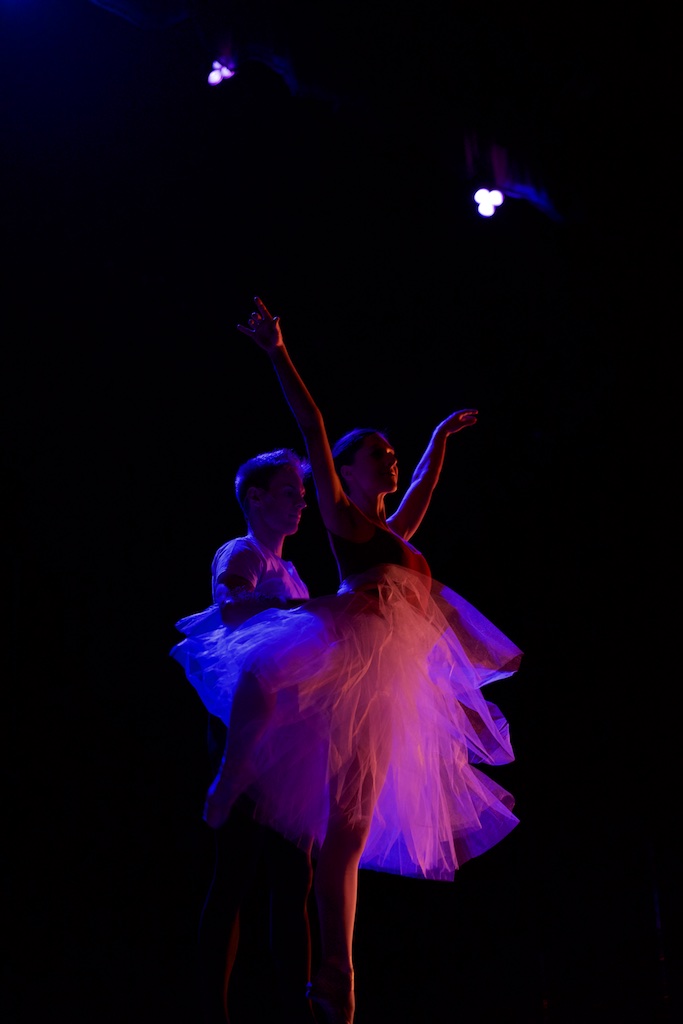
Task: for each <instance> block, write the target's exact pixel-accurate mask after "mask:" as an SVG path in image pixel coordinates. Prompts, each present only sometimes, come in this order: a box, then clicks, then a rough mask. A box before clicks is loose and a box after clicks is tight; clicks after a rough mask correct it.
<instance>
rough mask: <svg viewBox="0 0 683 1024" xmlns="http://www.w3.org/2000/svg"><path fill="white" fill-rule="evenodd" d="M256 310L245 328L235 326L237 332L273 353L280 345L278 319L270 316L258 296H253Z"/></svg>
mask: <svg viewBox="0 0 683 1024" xmlns="http://www.w3.org/2000/svg"><path fill="white" fill-rule="evenodd" d="M254 304H255V306H256V309H255V310H254V312H253V313H252V314H251V316H250V317H249V320H248V321H247V326H246V327H245V326H244V325H243V324H237V330H238V331H241V332H242V334H246V335H247V337H248V338H253V340H254V341H255V342H256V344H257V345H259V347H260V348H262V349H265V351H266V352H273V351H274V350H275V349H276V348H277V347H278V345H281V344H282V331H281V330H280V317H279V316H271V314H270V313H269V312H268V310H267V308H266V305H265V303H264V302H262V301H261V299H259V297H258V295H256V296H254Z"/></svg>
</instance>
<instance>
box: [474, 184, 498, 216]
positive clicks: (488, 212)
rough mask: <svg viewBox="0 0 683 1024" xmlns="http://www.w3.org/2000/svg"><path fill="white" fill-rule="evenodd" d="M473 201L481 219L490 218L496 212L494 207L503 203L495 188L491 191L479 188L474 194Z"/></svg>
mask: <svg viewBox="0 0 683 1024" xmlns="http://www.w3.org/2000/svg"><path fill="white" fill-rule="evenodd" d="M474 201H475V203H476V204H477V211H478V212H479V214H480V215H481V216H482V217H492V216H493V214H494V213H495V212H496V207H497V206H500V205H501V203H502V202H503V193H502V192H499V191H498V189H497V188H494V189H491V191H489V189H487V188H479V189H477V191H476V192H475V193H474Z"/></svg>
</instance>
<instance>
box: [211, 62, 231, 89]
mask: <svg viewBox="0 0 683 1024" xmlns="http://www.w3.org/2000/svg"><path fill="white" fill-rule="evenodd" d="M234 74H235V72H234V71H233V69H232V68H228V67H226V66H225V64H221V62H220V61H219V60H215V61H214V62H213V64H212V65H211V71H210V72H209V78H208V81H209V85H220V84H221V82H222V81H223V79H224V78H233V77H234Z"/></svg>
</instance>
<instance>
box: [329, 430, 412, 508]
mask: <svg viewBox="0 0 683 1024" xmlns="http://www.w3.org/2000/svg"><path fill="white" fill-rule="evenodd" d="M342 472H343V473H344V478H345V480H346V481H347V483H348V486H349V493H350V495H351V497H353V492H354V489H355V488H358V489H359V490H360V491H362V492H363V493H364V494H377V495H379V494H391V493H393V492H394V491H395V490H396V488H397V487H398V464H397V462H396V454H395V452H394V449H393V448H392V446H391V445H390V444H389V442H388V441H387V439H386V437H384V436H383V435H382V434H368V436H367V437H366V438H365V440H364V441H363V444H362V445H361V446H360V448H359V449H358V451H357V452H356V454H355V457H354V460H353V462H352V463H351V465H350V466H344V467H343V469H342Z"/></svg>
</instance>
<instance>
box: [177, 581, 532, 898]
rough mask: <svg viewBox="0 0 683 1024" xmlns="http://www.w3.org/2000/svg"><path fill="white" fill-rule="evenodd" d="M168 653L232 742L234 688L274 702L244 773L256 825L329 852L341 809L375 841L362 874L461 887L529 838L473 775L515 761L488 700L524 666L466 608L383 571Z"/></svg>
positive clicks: (209, 622)
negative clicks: (505, 847) (519, 836)
mask: <svg viewBox="0 0 683 1024" xmlns="http://www.w3.org/2000/svg"><path fill="white" fill-rule="evenodd" d="M178 628H180V629H181V630H182V631H184V632H187V633H188V634H189V635H188V636H186V638H185V639H184V640H182V641H181V642H180V643H178V644H177V645H176V646H175V647H174V648H173V650H172V651H171V654H172V656H173V657H174V658H175V659H176V660H177V661H178V662H180V664H181V665H182V666H183V668H184V669H185V672H186V675H187V678H188V679H189V681H190V682H191V683H192V684H193V686H194V687H195V688H196V690H197V693H198V694H199V696H200V697H201V699H202V701H203V703H204V705H205V706H206V708H207V709H208V711H210V712H211V713H212V714H214V715H217V716H218V717H219V718H221V719H222V720H223V722H225V723H226V725H227V726H228V728H230V718H231V710H232V704H233V698H234V695H235V690H236V687H237V685H238V681H239V680H240V679H242V682H241V683H240V685H241V686H244V685H246V686H252V687H260V688H261V690H262V692H263V693H264V694H265V695H270V698H269V703H270V704H271V705H272V708H273V709H272V713H271V714H269V716H268V719H267V723H266V725H265V729H264V731H263V733H262V735H261V738H260V740H259V742H258V744H257V746H256V749H255V751H254V753H253V756H252V758H251V762H250V764H249V766H248V780H249V781H248V783H247V785H246V791H247V792H248V794H249V796H250V797H251V799H252V801H253V805H254V808H255V812H254V813H255V816H256V818H257V819H258V820H259V821H261V822H262V823H264V824H267V825H269V826H271V827H272V828H275V829H276V830H278V831H279V832H281V833H282V834H283V835H284V836H286V837H287V838H288V839H290V840H292V841H293V842H302V843H307V842H309V841H310V839H311V838H312V839H313V842H314V851H315V849H316V848H318V849H319V847H320V844H321V843H322V841H323V839H324V837H325V833H326V830H327V823H328V819H329V815H330V809H331V808H333V809H334V811H335V813H341V814H343V815H344V816H345V818H346V819H347V820H348V822H349V824H351V825H357V826H359V827H361V828H365V829H367V828H368V827H369V834H368V840H367V843H366V845H365V849H364V852H363V855H362V859H361V862H360V866H361V868H367V869H372V870H376V871H385V872H390V873H393V874H401V875H407V876H412V877H423V878H430V879H452V878H453V875H454V872H455V871H456V870H457V869H458V868H459V866H460V865H461V864H463V863H464V862H465V861H467V860H469V859H470V858H471V857H475V856H478V855H479V854H481V853H483V852H484V851H485V850H487V849H489V848H490V847H491V846H493V845H494V844H495V843H497V842H498V841H499V840H501V839H502V838H503V837H504V836H505V835H507V834H508V833H509V832H510V831H511V830H512V829H513V828H514V827H515V825H516V824H517V823H518V819H517V817H516V816H515V815H514V814H513V810H512V808H513V805H514V799H513V797H512V796H511V794H510V793H508V792H507V791H506V790H505V789H503V788H502V787H501V786H500V785H499V784H498V783H497V782H495V781H493V780H492V779H491V778H489V777H488V776H487V775H486V774H485V773H484V772H483V771H480V770H479V769H478V768H476V767H474V765H476V764H484V765H487V764H488V765H501V764H506V763H509V762H511V761H513V760H514V753H513V749H512V746H511V743H510V736H509V728H508V723H507V721H506V719H505V717H504V716H503V714H502V713H501V711H500V709H499V708H498V707H497V706H496V705H495V704H493V703H491V702H490V701H487V700H485V698H484V697H483V695H482V692H481V688H482V687H483V686H484V685H485V684H486V683H490V682H493V681H494V680H498V679H502V678H504V677H506V676H510V675H512V674H513V673H514V672H515V671H516V670H517V668H518V667H519V663H520V660H521V657H522V652H521V651H520V650H519V648H517V647H516V646H515V645H514V644H513V643H512V642H511V641H510V640H509V639H508V638H507V637H506V636H504V635H503V634H502V633H501V632H500V630H499V629H497V628H496V626H494V625H493V624H492V623H491V622H489V621H488V619H486V618H485V617H484V616H483V615H482V614H481V613H480V612H478V611H477V609H476V608H474V607H473V606H472V605H471V604H469V603H468V602H467V601H466V600H465V599H464V598H462V597H460V596H459V595H458V594H456V593H455V592H454V591H452V590H450V589H448V588H447V587H445V586H443V585H442V584H440V583H437V582H436V581H434V580H431V579H429V578H428V577H426V576H423V575H422V574H420V573H417V572H414V571H413V570H410V569H404V568H401V567H398V566H393V565H385V566H381V567H379V568H377V569H373V570H371V571H369V572H366V573H362V574H359V575H357V576H355V577H352V578H350V579H348V580H346V581H345V582H344V584H342V586H341V588H340V590H339V591H338V592H337V594H334V595H330V596H327V597H321V598H314V599H312V600H310V601H308V602H306V604H304V605H301V606H300V607H298V608H296V609H292V610H287V611H283V610H279V609H272V610H269V611H265V612H262V613H260V614H259V615H256V616H254V618H253V619H250V620H249V621H248V622H247V623H246V624H245V625H243V626H241V627H240V628H239V629H237V630H235V631H234V632H232V633H230V632H229V631H228V630H227V629H225V627H222V626H220V625H216V618H215V612H213V611H207V613H200V614H199V615H198V616H192V617H190V618H189V619H187V620H183V621H182V622H181V623H179V624H178Z"/></svg>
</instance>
